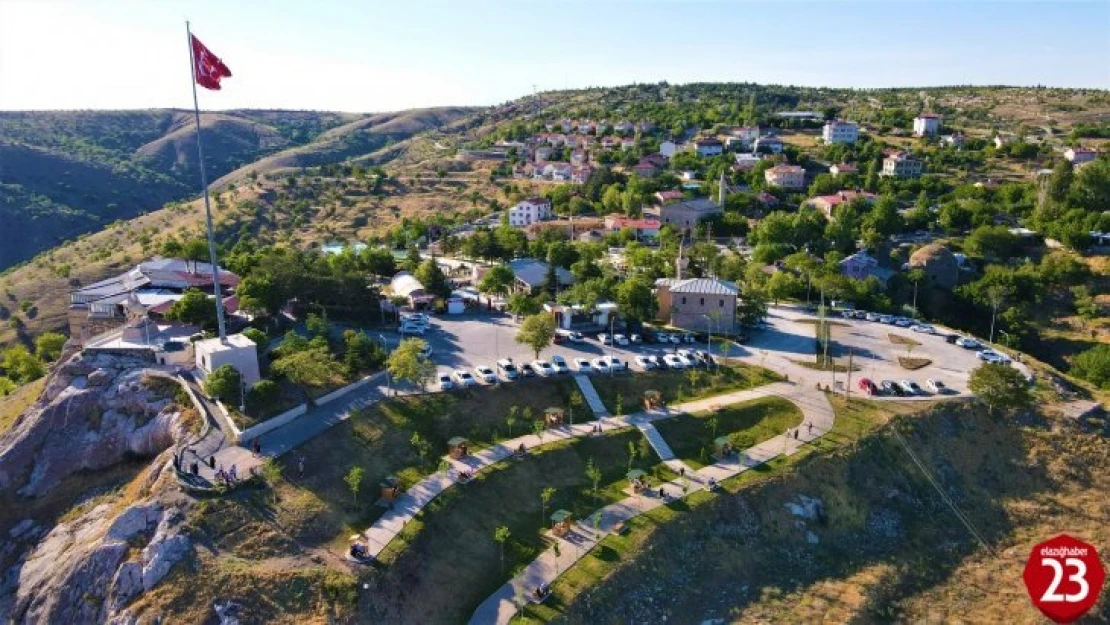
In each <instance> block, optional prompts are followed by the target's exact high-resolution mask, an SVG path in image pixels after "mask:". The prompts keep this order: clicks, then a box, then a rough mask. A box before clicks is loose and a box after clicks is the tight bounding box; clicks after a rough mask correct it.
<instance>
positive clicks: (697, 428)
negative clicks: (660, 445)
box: [655, 397, 802, 470]
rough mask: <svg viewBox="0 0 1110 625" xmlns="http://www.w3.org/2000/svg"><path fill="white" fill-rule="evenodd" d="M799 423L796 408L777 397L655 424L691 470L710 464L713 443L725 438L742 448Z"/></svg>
mask: <svg viewBox="0 0 1110 625" xmlns="http://www.w3.org/2000/svg"><path fill="white" fill-rule="evenodd" d="M801 422H802V412H801V411H800V410H798V408H797V406H795V405H794V404H792V403H790V402H788V401H786V400H785V399H781V398H778V397H763V398H760V399H756V400H752V401H747V402H742V403H739V404H733V405H731V406H723V407H722V408H721V409H720V410H717V411H707V412H700V413H696V414H685V415H679V416H677V417H674V418H673V419H666V420H664V421H659V422H658V423H656V424H655V427H656V429H658V430H659V433H660V434H662V435H663V439H664V440H666V441H667V444H668V445H670V446H671V449H672V450H674V453H675V455H676V456H677V457H678V458H679V459H681V460H682V461H683V462H685V463H686V464H688V465H690V466H691V467H693V468H694V469H695V470H697V469H700V468H702V467H703V466H705V465H708V464H712V463H713V441H714V439H716V438H717V437H719V436H728V437H729V440H730V441H732V445H733V447H736V448H738V449H746V448H748V447H751V446H752V445H755V444H757V443H760V442H762V441H765V440H767V439H769V438H771V437H773V436H776V435H778V434H782V433H783V432H784V431H786V429H787V428H792V427H795V426H797V425H799V424H801Z"/></svg>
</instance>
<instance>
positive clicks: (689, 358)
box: [672, 349, 697, 368]
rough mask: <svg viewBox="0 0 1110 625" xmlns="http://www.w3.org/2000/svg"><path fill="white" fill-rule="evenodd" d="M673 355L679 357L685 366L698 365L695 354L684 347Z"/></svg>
mask: <svg viewBox="0 0 1110 625" xmlns="http://www.w3.org/2000/svg"><path fill="white" fill-rule="evenodd" d="M683 352H686V353H683ZM672 355H673V356H674V357H675V358H677V359H678V361H679V362H681V363H682V366H683V367H687V368H689V367H696V366H697V361H696V360H695V359H694V358H693V354H691V353H690V352H687V351H686V350H684V349H683V350H680V351H679V352H678V353H676V354H672Z"/></svg>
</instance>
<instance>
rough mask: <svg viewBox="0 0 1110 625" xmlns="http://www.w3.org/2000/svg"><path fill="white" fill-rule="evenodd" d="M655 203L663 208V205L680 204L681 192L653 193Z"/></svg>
mask: <svg viewBox="0 0 1110 625" xmlns="http://www.w3.org/2000/svg"><path fill="white" fill-rule="evenodd" d="M655 201H656V202H658V203H659V205H660V206H663V205H664V204H671V203H673V202H681V201H682V192H681V191H656V192H655Z"/></svg>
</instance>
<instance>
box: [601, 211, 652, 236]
mask: <svg viewBox="0 0 1110 625" xmlns="http://www.w3.org/2000/svg"><path fill="white" fill-rule="evenodd" d="M661 225H662V224H660V223H659V220H658V219H629V218H627V217H612V216H610V217H606V218H605V227H606V228H608V229H609V230H615V231H618V232H619V231H621V230H624V229H625V228H630V229H631V230H632V231H633V232H634V233H635V234H636V238H637V239H644V238H648V239H654V238H656V237H658V236H659V227H660V226H661Z"/></svg>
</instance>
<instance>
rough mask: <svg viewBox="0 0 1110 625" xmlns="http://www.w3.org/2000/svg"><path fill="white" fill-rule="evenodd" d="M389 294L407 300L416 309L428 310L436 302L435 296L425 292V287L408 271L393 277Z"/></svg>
mask: <svg viewBox="0 0 1110 625" xmlns="http://www.w3.org/2000/svg"><path fill="white" fill-rule="evenodd" d="M389 293H390V295H392V296H393V297H403V298H405V299H406V300H407V301H408V305H409V306H412V307H413V308H414V309H420V308H426V307H428V306H431V305H432V302H434V301H435V295H433V294H431V293H429V292H428V291H427V290H425V289H424V285H423V284H421V283H420V281H419V280H417V279H416V278H415V277H414V276H413V275H412V274H411V273H409V272H407V271H400V272H398V273H397V275H395V276H393V279H392V280H391V281H390V282H389Z"/></svg>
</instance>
